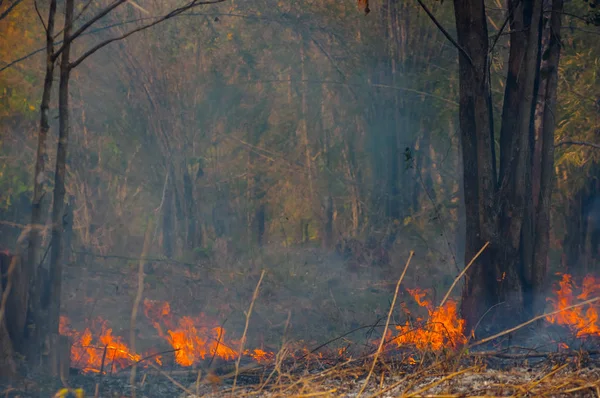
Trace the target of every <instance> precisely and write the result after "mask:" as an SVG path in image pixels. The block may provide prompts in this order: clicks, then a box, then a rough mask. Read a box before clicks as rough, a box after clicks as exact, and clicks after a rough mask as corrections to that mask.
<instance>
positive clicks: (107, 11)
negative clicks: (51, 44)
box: [53, 0, 127, 59]
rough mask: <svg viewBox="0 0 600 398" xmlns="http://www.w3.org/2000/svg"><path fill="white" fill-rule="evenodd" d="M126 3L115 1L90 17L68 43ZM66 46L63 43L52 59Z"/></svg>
mask: <svg viewBox="0 0 600 398" xmlns="http://www.w3.org/2000/svg"><path fill="white" fill-rule="evenodd" d="M126 1H127V0H116V1H115V2H114V3H112V4H111V5H109V6H108V7H106V8H105V9H104V10H102V11H100V12H99V13H98V14H96V15H95V16H94V17H92V18H91V19H90V20H89V21H87V22H86V23H84V24H83V25H81V27H80V28H79V29H77V30H76V31H75V32H73V34H72V35H71V36H70V37H69V42H72V41H73V40H75V39H76V38H77V37H79V36H81V34H82V33H83V32H85V30H86V29H87V28H89V27H90V26H92V25H93V24H95V23H96V22H97V21H98V20H99V19H101V18H103V17H105V16H106V15H107V14H108V13H109V12H111V11H112V10H114V9H115V8H117V7H118V6H120V5H121V4H123V3H125V2H126ZM66 44H68V43H63V45H62V46H61V47H60V48H59V49H58V50H57V51H56V52H55V53H54V57H53V59H57V58H58V56H59V55H60V54H61V53H62V51H63V50H64V48H65V45H66Z"/></svg>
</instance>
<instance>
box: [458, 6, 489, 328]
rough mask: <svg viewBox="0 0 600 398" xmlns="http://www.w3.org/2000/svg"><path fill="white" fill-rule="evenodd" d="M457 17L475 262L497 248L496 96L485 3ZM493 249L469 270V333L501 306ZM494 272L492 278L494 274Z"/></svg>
mask: <svg viewBox="0 0 600 398" xmlns="http://www.w3.org/2000/svg"><path fill="white" fill-rule="evenodd" d="M454 14H455V18H456V30H457V34H458V44H459V45H460V46H461V47H462V48H463V49H464V52H460V55H459V82H460V88H459V91H460V99H459V122H460V131H461V135H460V137H461V147H462V159H463V190H464V202H465V219H466V231H467V236H466V242H465V259H471V258H473V257H474V256H475V254H476V253H477V252H478V251H479V250H480V249H481V247H482V246H483V244H484V243H485V242H486V241H490V242H495V240H496V239H495V238H496V236H497V235H498V233H497V224H496V219H495V214H494V204H495V194H496V178H495V173H494V163H495V159H494V157H493V156H492V154H493V152H492V151H491V150H490V148H492V145H493V131H492V115H491V113H490V108H491V94H490V87H489V78H488V50H489V49H488V30H487V21H486V17H485V7H484V2H483V1H480V0H475V1H474V0H455V2H454ZM494 252H495V250H494V246H493V245H492V247H491V250H488V251H487V252H486V253H484V255H483V256H482V257H480V258H479V259H478V261H477V262H476V263H475V264H474V265H473V266H472V267H471V268H469V271H468V272H467V275H466V281H465V285H464V287H463V292H462V303H461V312H462V315H463V317H464V319H465V320H466V322H467V325H468V327H470V328H472V327H474V326H475V325H476V324H477V322H478V321H479V320H480V319H481V318H482V316H483V315H484V314H485V312H486V311H487V310H488V308H490V307H491V306H492V305H494V304H495V302H494V301H495V297H494V295H493V292H494V288H495V286H494V273H493V271H492V270H490V269H489V268H490V264H489V262H490V259H491V258H493V253H494ZM491 271H492V272H491Z"/></svg>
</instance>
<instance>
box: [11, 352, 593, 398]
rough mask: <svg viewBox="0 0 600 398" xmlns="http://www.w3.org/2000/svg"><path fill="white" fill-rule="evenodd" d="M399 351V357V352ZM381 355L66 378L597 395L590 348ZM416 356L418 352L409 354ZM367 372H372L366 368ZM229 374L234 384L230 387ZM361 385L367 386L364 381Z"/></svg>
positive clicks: (239, 392)
mask: <svg viewBox="0 0 600 398" xmlns="http://www.w3.org/2000/svg"><path fill="white" fill-rule="evenodd" d="M404 358H406V356H404ZM410 358H411V360H410V361H406V359H403V360H400V359H397V358H396V359H394V358H391V357H389V356H386V358H385V359H384V360H379V361H378V363H377V365H376V366H374V367H373V365H372V364H373V361H372V359H371V358H366V359H365V358H362V359H360V360H348V361H344V362H340V363H338V364H331V363H330V364H327V365H325V364H316V363H313V364H311V365H310V366H308V365H306V364H305V365H304V367H303V368H300V365H299V364H297V363H296V364H291V363H280V364H279V365H275V366H273V365H270V366H257V365H250V366H241V367H240V370H239V372H238V376H237V378H236V377H235V374H236V372H235V364H234V363H232V362H228V363H224V364H221V365H219V366H218V367H216V368H215V369H213V370H211V371H208V372H207V371H204V372H203V371H202V370H198V369H196V370H193V371H190V370H178V369H172V370H170V371H166V370H161V369H158V368H156V369H139V370H138V372H137V376H136V382H135V393H134V391H133V388H132V385H131V384H130V376H131V374H130V372H121V373H119V374H116V375H103V376H100V375H90V374H75V373H74V374H72V375H71V376H70V377H69V381H68V383H69V385H71V386H72V387H73V388H82V389H84V390H85V392H86V395H85V396H86V397H93V396H95V391H96V389H97V388H98V395H97V396H99V397H115V398H121V397H132V396H136V397H146V398H158V397H179V398H197V397H225V396H236V397H250V396H252V397H255V396H257V397H290V396H295V397H356V396H359V395H360V396H365V397H432V398H433V397H439V398H442V397H447V398H450V397H508V396H510V397H516V396H523V397H525V396H528V397H534V396H535V397H540V396H543V397H600V357H598V355H597V353H596V352H591V353H589V352H587V353H586V352H583V351H581V352H568V353H562V354H557V353H554V354H549V353H523V351H521V352H520V353H514V352H513V353H507V352H502V353H500V352H489V351H487V352H485V353H484V352H478V353H471V354H463V355H462V356H461V357H460V358H459V357H457V356H456V355H455V354H447V356H446V357H445V358H443V359H440V358H439V356H438V357H437V358H434V357H430V358H427V356H425V357H423V359H420V360H419V362H417V363H413V360H412V358H413V357H410ZM415 358H417V356H415ZM372 367H373V369H372V372H371V368H372ZM234 379H236V380H235V387H234ZM365 383H367V384H366V388H364V391H362V390H363V387H364V386H365ZM60 387H61V382H58V381H50V380H43V379H37V380H35V381H32V380H29V381H28V382H27V383H22V384H21V385H19V386H15V387H14V388H10V389H7V388H4V389H3V390H0V392H1V393H2V396H5V397H23V398H25V397H51V396H52V394H53V393H54V392H55V391H57V389H59V388H60Z"/></svg>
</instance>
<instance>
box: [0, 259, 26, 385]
mask: <svg viewBox="0 0 600 398" xmlns="http://www.w3.org/2000/svg"><path fill="white" fill-rule="evenodd" d="M16 261H17V258H16V256H14V257H13V256H10V255H9V254H8V253H3V252H0V273H1V274H2V277H1V278H0V381H10V380H12V379H13V378H14V377H15V376H16V374H17V367H16V364H15V360H14V358H15V356H14V347H13V345H14V344H13V340H14V338H12V337H11V333H10V331H9V330H8V328H7V325H8V326H11V325H13V326H14V323H13V322H14V321H11V319H10V315H11V314H12V315H15V314H18V313H17V311H18V310H19V309H18V308H13V307H12V305H11V304H12V303H11V302H10V300H9V298H10V294H11V293H12V289H13V287H12V286H11V285H12V282H13V278H14V271H15V269H16V268H17V267H16V264H15V263H13V262H16ZM24 291H25V292H27V287H25V290H24ZM7 295H8V296H7ZM5 296H6V297H7V298H6V299H5ZM20 310H21V311H23V310H26V306H24V307H23V308H20ZM16 331H17V332H18V333H19V334H21V333H22V330H18V328H17V329H16Z"/></svg>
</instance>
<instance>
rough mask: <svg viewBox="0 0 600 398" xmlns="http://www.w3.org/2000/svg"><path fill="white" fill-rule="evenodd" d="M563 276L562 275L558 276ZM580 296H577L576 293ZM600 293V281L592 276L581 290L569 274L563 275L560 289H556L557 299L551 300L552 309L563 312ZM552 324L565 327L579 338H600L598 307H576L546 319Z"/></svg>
mask: <svg viewBox="0 0 600 398" xmlns="http://www.w3.org/2000/svg"><path fill="white" fill-rule="evenodd" d="M558 275H561V274H558ZM578 290H580V291H581V292H580V294H579V295H577V296H575V292H576V291H578ZM599 292H600V281H599V280H598V279H596V278H595V277H593V276H591V275H587V276H586V277H585V278H584V279H583V282H582V283H581V288H579V287H578V286H577V284H576V283H575V282H574V281H573V277H572V276H571V275H569V274H562V277H561V280H560V281H559V282H558V287H557V288H555V290H554V294H555V295H556V298H549V299H548V301H549V302H550V304H551V306H552V308H553V309H554V310H555V311H556V310H561V309H564V308H567V307H569V306H571V305H573V304H575V303H576V302H579V301H582V300H587V299H589V298H591V297H593V296H596V295H598V293H599ZM546 320H547V321H548V322H550V323H554V324H557V325H564V326H566V327H568V328H569V329H571V330H572V331H574V332H575V335H576V336H577V337H587V336H594V335H596V336H600V323H599V322H598V321H599V319H598V307H597V306H594V305H589V306H587V309H586V308H585V307H583V306H582V307H576V308H571V309H569V310H565V311H562V312H559V313H558V314H555V315H551V316H548V317H546Z"/></svg>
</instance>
